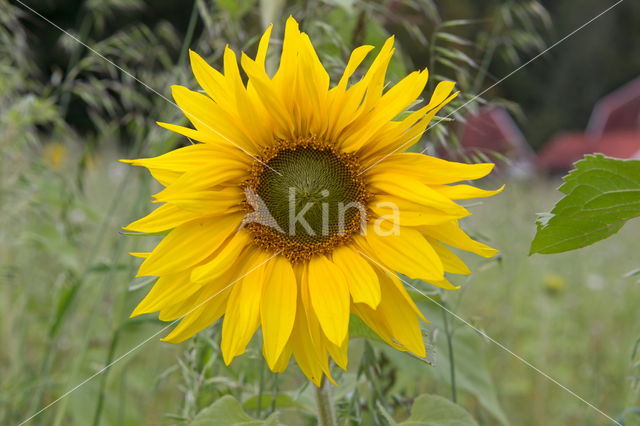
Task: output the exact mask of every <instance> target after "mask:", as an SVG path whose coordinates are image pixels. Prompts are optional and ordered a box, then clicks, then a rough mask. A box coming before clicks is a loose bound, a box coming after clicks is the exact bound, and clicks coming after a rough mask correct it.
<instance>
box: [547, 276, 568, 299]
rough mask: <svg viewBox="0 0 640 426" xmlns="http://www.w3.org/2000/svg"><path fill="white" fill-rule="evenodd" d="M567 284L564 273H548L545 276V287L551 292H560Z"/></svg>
mask: <svg viewBox="0 0 640 426" xmlns="http://www.w3.org/2000/svg"><path fill="white" fill-rule="evenodd" d="M565 286H566V280H565V279H564V277H563V276H562V275H558V274H547V275H545V277H544V287H545V289H546V290H547V291H548V292H549V293H551V294H556V293H560V292H561V291H562V290H564V287H565Z"/></svg>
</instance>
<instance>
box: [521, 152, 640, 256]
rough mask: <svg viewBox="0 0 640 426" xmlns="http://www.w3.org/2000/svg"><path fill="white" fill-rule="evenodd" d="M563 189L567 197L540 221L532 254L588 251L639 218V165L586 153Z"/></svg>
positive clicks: (634, 161)
mask: <svg viewBox="0 0 640 426" xmlns="http://www.w3.org/2000/svg"><path fill="white" fill-rule="evenodd" d="M559 189H560V191H561V192H562V193H563V194H565V196H564V197H563V198H562V199H561V200H560V201H559V202H558V203H557V204H556V205H555V207H554V208H553V210H551V213H550V214H545V215H541V217H540V218H539V219H538V222H537V227H538V230H537V232H536V236H535V238H534V239H533V242H532V243H531V253H543V254H549V253H560V252H564V251H568V250H574V249H577V248H581V247H585V246H588V245H590V244H593V243H595V242H597V241H600V240H602V239H604V238H607V237H609V236H611V235H613V234H615V233H616V232H618V231H619V230H620V229H621V228H622V226H623V225H624V224H625V222H626V221H627V220H629V219H632V218H634V217H638V216H640V161H638V160H620V159H614V158H608V157H605V156H603V155H588V156H586V157H585V158H584V159H583V160H580V161H578V162H577V163H576V164H575V169H574V170H572V171H571V172H570V173H569V174H568V175H567V176H566V177H565V178H564V184H563V185H562V186H560V188H559Z"/></svg>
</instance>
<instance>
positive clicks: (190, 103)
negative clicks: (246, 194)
mask: <svg viewBox="0 0 640 426" xmlns="http://www.w3.org/2000/svg"><path fill="white" fill-rule="evenodd" d="M171 90H172V92H171V93H172V95H173V98H174V99H175V101H176V103H177V104H178V106H179V107H180V109H181V110H182V111H183V112H184V114H185V115H186V116H187V118H189V120H190V121H191V123H193V125H194V126H195V127H196V129H198V130H199V131H201V132H204V133H206V134H207V135H208V136H209V137H211V138H212V139H214V140H219V141H222V142H223V143H224V142H226V143H227V144H230V145H232V146H236V147H238V148H239V149H242V150H243V151H245V152H246V153H248V154H250V155H255V154H256V153H257V152H258V149H257V148H256V146H255V145H254V144H253V143H252V141H251V140H250V139H249V138H248V137H247V135H246V134H245V133H244V129H243V127H242V126H241V125H238V121H237V119H235V118H234V117H233V115H232V114H231V112H229V111H228V110H225V109H224V108H223V107H222V106H220V105H218V104H217V103H215V102H214V101H213V100H212V99H211V98H209V97H208V96H206V95H203V94H202V93H198V92H193V91H191V90H189V89H187V88H186V87H183V86H177V85H174V86H171Z"/></svg>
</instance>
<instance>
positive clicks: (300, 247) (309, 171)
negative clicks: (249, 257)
mask: <svg viewBox="0 0 640 426" xmlns="http://www.w3.org/2000/svg"><path fill="white" fill-rule="evenodd" d="M358 172H359V165H358V163H357V161H356V157H355V155H354V154H344V153H340V152H338V151H337V150H336V149H335V147H333V146H331V145H329V144H326V143H322V142H320V141H318V140H317V139H315V138H305V139H301V140H298V141H296V142H294V143H290V142H286V141H276V143H275V145H274V147H272V148H270V149H269V150H268V151H267V152H265V153H264V155H263V156H262V158H261V159H260V161H257V162H256V165H254V169H253V171H252V176H251V178H250V179H249V180H248V182H246V183H245V194H246V196H247V200H246V201H247V204H248V206H249V209H248V210H250V213H249V214H248V215H247V217H246V218H245V223H246V224H247V228H248V229H249V230H250V232H251V233H252V236H253V241H254V243H255V244H256V245H258V246H259V247H262V248H266V249H269V250H270V251H279V252H282V253H283V254H284V255H285V256H286V257H288V258H289V259H290V260H291V261H293V262H295V261H300V260H308V259H309V258H311V257H312V256H314V255H317V254H326V253H329V252H331V251H332V250H333V249H334V248H335V247H337V246H340V245H342V244H345V243H346V242H348V241H349V240H350V238H351V236H352V235H353V234H354V233H355V232H357V231H358V229H360V226H361V224H362V222H363V221H366V216H367V207H366V203H367V201H368V198H369V195H368V193H367V191H366V189H365V185H364V182H363V180H362V179H361V178H360V177H359V175H358Z"/></svg>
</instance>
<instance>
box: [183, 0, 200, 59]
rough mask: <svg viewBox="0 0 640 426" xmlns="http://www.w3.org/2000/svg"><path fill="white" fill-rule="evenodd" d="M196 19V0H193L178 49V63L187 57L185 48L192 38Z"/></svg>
mask: <svg viewBox="0 0 640 426" xmlns="http://www.w3.org/2000/svg"><path fill="white" fill-rule="evenodd" d="M197 20H198V2H197V1H194V2H193V9H192V10H191V17H189V24H187V32H186V34H185V37H184V41H183V42H182V49H180V59H179V60H178V65H182V64H183V63H184V60H185V59H186V57H187V49H188V48H189V45H190V44H191V41H192V40H193V33H194V31H195V29H196V21H197Z"/></svg>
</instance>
